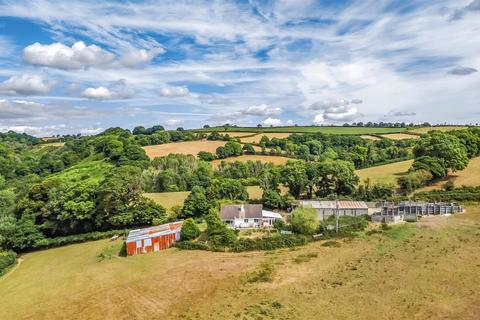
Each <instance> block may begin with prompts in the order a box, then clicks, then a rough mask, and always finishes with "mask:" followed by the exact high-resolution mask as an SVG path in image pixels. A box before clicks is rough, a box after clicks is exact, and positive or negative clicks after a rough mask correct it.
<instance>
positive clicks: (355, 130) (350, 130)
mask: <svg viewBox="0 0 480 320" xmlns="http://www.w3.org/2000/svg"><path fill="white" fill-rule="evenodd" d="M405 130H406V128H370V127H327V126H325V127H321V126H297V127H296V126H287V127H264V128H257V127H230V128H228V129H227V131H225V128H224V127H212V128H205V129H195V130H192V131H195V132H213V131H218V132H222V131H223V132H228V131H232V132H262V133H263V132H265V133H268V132H277V133H282V132H283V133H314V132H322V133H330V134H355V135H360V134H382V133H397V132H403V131H405Z"/></svg>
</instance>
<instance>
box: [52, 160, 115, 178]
mask: <svg viewBox="0 0 480 320" xmlns="http://www.w3.org/2000/svg"><path fill="white" fill-rule="evenodd" d="M111 168H113V165H112V164H111V163H109V162H107V161H106V160H97V161H88V160H86V161H83V162H81V163H79V164H77V165H75V166H73V167H70V168H68V169H65V170H63V171H61V172H59V173H55V174H52V175H50V176H49V177H48V178H47V179H50V178H60V179H62V180H68V181H73V180H77V181H78V180H80V179H82V178H83V177H85V176H88V177H89V179H93V180H98V181H100V180H103V179H104V177H105V175H106V174H107V173H108V171H109V170H110V169H111Z"/></svg>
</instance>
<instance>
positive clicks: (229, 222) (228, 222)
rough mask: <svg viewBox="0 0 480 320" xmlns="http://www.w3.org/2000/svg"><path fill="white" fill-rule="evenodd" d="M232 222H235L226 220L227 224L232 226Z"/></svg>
mask: <svg viewBox="0 0 480 320" xmlns="http://www.w3.org/2000/svg"><path fill="white" fill-rule="evenodd" d="M232 222H233V221H232V220H225V223H226V224H232Z"/></svg>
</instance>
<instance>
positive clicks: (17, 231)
mask: <svg viewBox="0 0 480 320" xmlns="http://www.w3.org/2000/svg"><path fill="white" fill-rule="evenodd" d="M42 239H44V235H43V234H42V233H41V232H40V231H39V230H38V228H37V227H36V226H35V224H34V223H33V221H31V220H30V219H27V218H24V219H21V220H18V221H17V220H16V219H15V218H13V217H7V218H3V219H1V220H0V248H3V249H7V250H14V251H16V252H20V251H23V250H25V249H28V248H33V247H34V246H35V245H36V243H37V242H38V241H40V240H42Z"/></svg>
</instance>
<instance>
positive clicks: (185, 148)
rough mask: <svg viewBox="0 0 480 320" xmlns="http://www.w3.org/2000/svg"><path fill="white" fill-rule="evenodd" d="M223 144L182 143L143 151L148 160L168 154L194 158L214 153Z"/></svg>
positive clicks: (210, 142)
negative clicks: (201, 152)
mask: <svg viewBox="0 0 480 320" xmlns="http://www.w3.org/2000/svg"><path fill="white" fill-rule="evenodd" d="M225 143H226V142H225V141H209V140H198V141H184V142H172V143H165V144H158V145H154V146H146V147H143V149H144V150H145V152H146V153H147V156H148V157H149V158H150V159H153V158H155V157H164V156H168V155H169V154H170V153H179V154H191V155H194V156H195V157H196V156H197V154H198V153H199V152H200V151H208V152H212V153H215V151H216V150H217V148H218V147H220V146H223V145H225Z"/></svg>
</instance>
